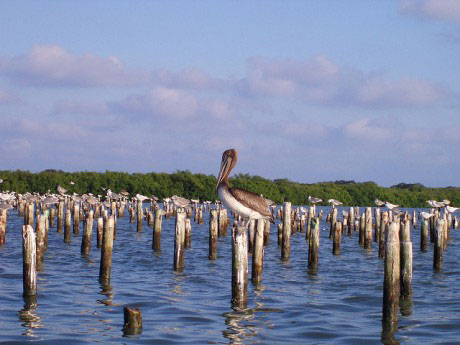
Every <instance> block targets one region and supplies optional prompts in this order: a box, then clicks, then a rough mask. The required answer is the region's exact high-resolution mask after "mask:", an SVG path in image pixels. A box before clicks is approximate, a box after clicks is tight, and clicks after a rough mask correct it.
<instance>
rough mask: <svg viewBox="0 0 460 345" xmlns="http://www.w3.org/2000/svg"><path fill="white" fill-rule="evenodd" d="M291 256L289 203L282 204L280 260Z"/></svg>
mask: <svg viewBox="0 0 460 345" xmlns="http://www.w3.org/2000/svg"><path fill="white" fill-rule="evenodd" d="M290 256H291V203H290V202H285V203H284V204H283V238H282V239H281V260H289V257H290Z"/></svg>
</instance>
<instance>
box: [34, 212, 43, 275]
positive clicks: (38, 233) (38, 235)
mask: <svg viewBox="0 0 460 345" xmlns="http://www.w3.org/2000/svg"><path fill="white" fill-rule="evenodd" d="M36 228H37V229H36V234H35V236H36V242H37V243H36V252H37V254H36V260H37V264H36V268H37V270H38V271H41V270H42V268H43V256H44V255H45V217H44V216H42V215H39V216H38V217H37V227H36Z"/></svg>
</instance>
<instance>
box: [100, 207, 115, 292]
mask: <svg viewBox="0 0 460 345" xmlns="http://www.w3.org/2000/svg"><path fill="white" fill-rule="evenodd" d="M113 223H114V216H110V217H108V218H107V221H106V222H105V224H104V233H103V236H102V250H101V263H100V267H99V281H100V282H103V283H105V284H108V283H109V282H110V276H111V272H112V253H113V227H114V225H113Z"/></svg>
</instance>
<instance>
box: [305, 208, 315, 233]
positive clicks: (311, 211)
mask: <svg viewBox="0 0 460 345" xmlns="http://www.w3.org/2000/svg"><path fill="white" fill-rule="evenodd" d="M314 217H315V209H314V207H311V206H310V207H309V208H308V218H307V231H306V233H305V240H306V241H308V239H309V238H310V233H311V221H312V219H313V218H314Z"/></svg>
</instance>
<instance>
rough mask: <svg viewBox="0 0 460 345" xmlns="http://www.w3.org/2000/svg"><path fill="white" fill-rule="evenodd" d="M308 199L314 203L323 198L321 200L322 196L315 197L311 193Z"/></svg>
mask: <svg viewBox="0 0 460 345" xmlns="http://www.w3.org/2000/svg"><path fill="white" fill-rule="evenodd" d="M308 201H310V202H311V203H312V204H317V203H319V202H321V201H323V200H321V199H320V198H317V197H314V196H311V195H309V196H308Z"/></svg>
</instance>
